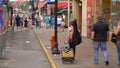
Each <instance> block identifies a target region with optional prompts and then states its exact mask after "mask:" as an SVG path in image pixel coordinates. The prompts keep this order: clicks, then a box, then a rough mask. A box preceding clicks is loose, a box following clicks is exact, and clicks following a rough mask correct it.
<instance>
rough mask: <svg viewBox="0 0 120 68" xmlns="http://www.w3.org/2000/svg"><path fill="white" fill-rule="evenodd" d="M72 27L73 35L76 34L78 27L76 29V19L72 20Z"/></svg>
mask: <svg viewBox="0 0 120 68" xmlns="http://www.w3.org/2000/svg"><path fill="white" fill-rule="evenodd" d="M72 25H73V27H74V31H75V33H76V32H79V31H78V27H77V20H76V19H74V20H73V21H72Z"/></svg>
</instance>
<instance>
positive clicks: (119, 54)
mask: <svg viewBox="0 0 120 68" xmlns="http://www.w3.org/2000/svg"><path fill="white" fill-rule="evenodd" d="M116 47H117V52H118V62H119V64H120V41H117V43H116Z"/></svg>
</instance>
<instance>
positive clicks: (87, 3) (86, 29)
mask: <svg viewBox="0 0 120 68" xmlns="http://www.w3.org/2000/svg"><path fill="white" fill-rule="evenodd" d="M110 1H111V0H73V10H74V11H73V13H74V16H73V17H74V18H75V19H77V21H78V28H79V29H80V30H81V33H82V36H84V37H90V35H91V34H90V32H91V27H92V26H93V24H94V23H96V19H97V17H98V16H99V15H102V16H103V17H104V18H105V20H104V21H105V22H106V23H108V24H109V20H110V7H111V6H110V4H111V2H110Z"/></svg>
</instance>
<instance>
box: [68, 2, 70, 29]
mask: <svg viewBox="0 0 120 68" xmlns="http://www.w3.org/2000/svg"><path fill="white" fill-rule="evenodd" d="M69 23H70V0H68V27H69Z"/></svg>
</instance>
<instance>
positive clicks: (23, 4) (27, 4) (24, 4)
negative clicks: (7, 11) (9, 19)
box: [17, 1, 30, 11]
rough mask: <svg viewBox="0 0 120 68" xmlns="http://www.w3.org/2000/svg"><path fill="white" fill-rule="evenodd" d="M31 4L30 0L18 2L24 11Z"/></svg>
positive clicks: (18, 5) (18, 6)
mask: <svg viewBox="0 0 120 68" xmlns="http://www.w3.org/2000/svg"><path fill="white" fill-rule="evenodd" d="M29 4H30V3H29V2H28V1H25V2H22V3H19V4H17V8H19V9H21V10H22V11H24V10H27V9H28V7H29Z"/></svg>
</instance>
